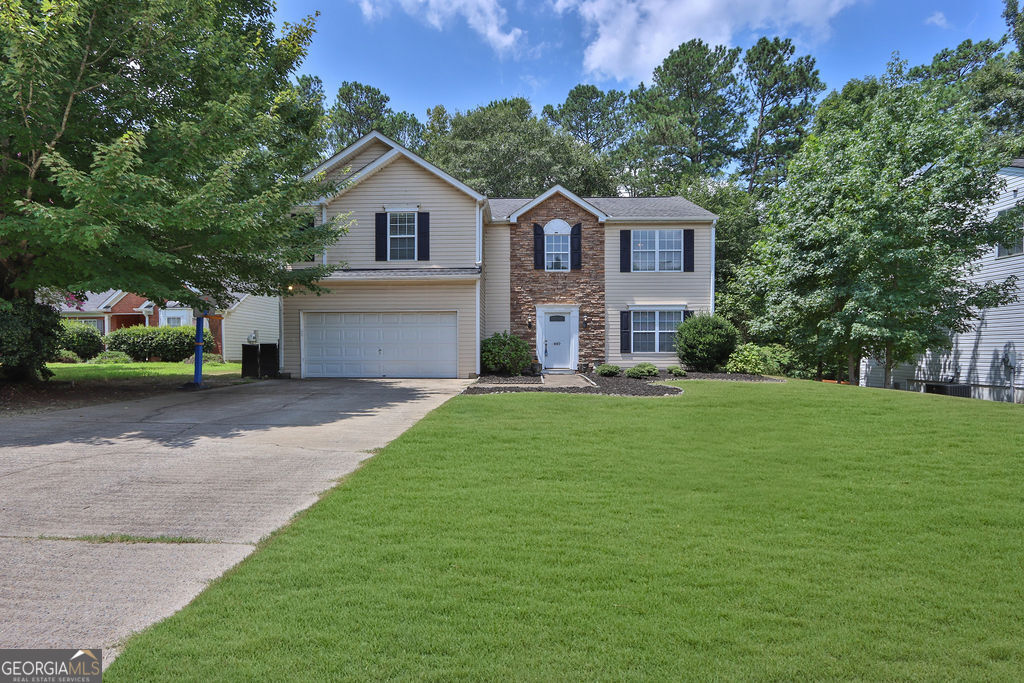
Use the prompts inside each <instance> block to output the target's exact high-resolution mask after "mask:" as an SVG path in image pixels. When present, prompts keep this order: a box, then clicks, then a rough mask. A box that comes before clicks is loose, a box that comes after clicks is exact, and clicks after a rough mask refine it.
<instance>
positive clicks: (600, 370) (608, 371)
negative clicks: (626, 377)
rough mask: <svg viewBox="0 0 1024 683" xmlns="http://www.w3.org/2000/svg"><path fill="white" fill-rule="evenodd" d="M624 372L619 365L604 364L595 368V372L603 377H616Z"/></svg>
mask: <svg viewBox="0 0 1024 683" xmlns="http://www.w3.org/2000/svg"><path fill="white" fill-rule="evenodd" d="M621 371H622V368H620V367H619V366H618V365H610V364H608V363H602V364H601V365H598V366H597V367H596V368H594V372H596V373H597V374H599V375H601V377H616V376H618V374H619V373H620V372H621Z"/></svg>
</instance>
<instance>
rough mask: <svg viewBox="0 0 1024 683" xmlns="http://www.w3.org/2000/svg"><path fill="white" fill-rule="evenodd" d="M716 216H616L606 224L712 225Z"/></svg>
mask: <svg viewBox="0 0 1024 683" xmlns="http://www.w3.org/2000/svg"><path fill="white" fill-rule="evenodd" d="M717 220H718V216H675V217H666V216H616V217H615V218H609V219H608V220H607V221H605V222H606V223H615V224H620V223H714V222H715V221H717Z"/></svg>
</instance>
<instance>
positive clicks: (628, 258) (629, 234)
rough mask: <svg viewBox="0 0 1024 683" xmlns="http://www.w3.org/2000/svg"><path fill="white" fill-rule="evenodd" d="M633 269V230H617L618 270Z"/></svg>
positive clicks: (628, 270)
mask: <svg viewBox="0 0 1024 683" xmlns="http://www.w3.org/2000/svg"><path fill="white" fill-rule="evenodd" d="M632 270H633V231H632V230H619V272H620V273H628V272H630V271H632Z"/></svg>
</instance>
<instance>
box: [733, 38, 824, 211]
mask: <svg viewBox="0 0 1024 683" xmlns="http://www.w3.org/2000/svg"><path fill="white" fill-rule="evenodd" d="M795 52H796V50H795V48H794V47H793V43H792V41H790V40H789V39H788V38H786V39H785V40H780V39H779V38H773V39H771V40H769V39H768V38H764V37H762V38H761V39H760V40H758V41H757V42H756V43H755V44H754V45H753V46H752V47H751V48H750V49H749V50H747V52H746V54H744V55H743V62H742V65H741V71H742V74H743V80H744V82H745V84H746V87H747V90H748V91H749V93H750V102H751V105H752V107H751V117H752V128H751V132H750V136H749V137H748V138H747V141H746V143H745V144H744V146H743V151H742V157H741V162H742V166H741V174H742V175H743V176H745V177H746V179H747V191H748V192H753V193H755V194H760V191H761V189H762V188H764V187H771V188H775V187H778V186H779V184H780V183H781V182H782V180H783V179H784V178H785V170H786V164H787V163H788V161H789V160H790V159H791V158H792V157H793V154H795V153H796V150H797V149H799V148H800V144H801V143H802V142H803V140H804V138H805V137H806V136H807V133H808V132H809V128H810V123H811V119H812V117H813V116H814V106H815V104H814V101H815V98H817V96H818V94H819V93H821V91H822V90H824V89H825V84H824V83H822V82H821V79H820V78H819V77H818V69H817V68H815V65H814V58H813V57H811V56H809V55H803V56H801V57H796V58H794V54H795Z"/></svg>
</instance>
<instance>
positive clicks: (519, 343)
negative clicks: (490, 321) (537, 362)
mask: <svg viewBox="0 0 1024 683" xmlns="http://www.w3.org/2000/svg"><path fill="white" fill-rule="evenodd" d="M532 360H533V358H532V356H531V355H530V345H529V344H527V343H526V340H524V339H521V338H519V337H517V336H515V335H514V334H509V333H508V332H498V333H496V334H493V335H491V336H490V337H488V338H487V339H484V340H483V341H482V342H480V364H481V365H483V367H484V369H485V370H486V371H487V372H494V373H497V374H501V375H518V374H519V373H521V372H522V371H523V370H525V369H526V368H528V367H529V366H530V362H531V361H532Z"/></svg>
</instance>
